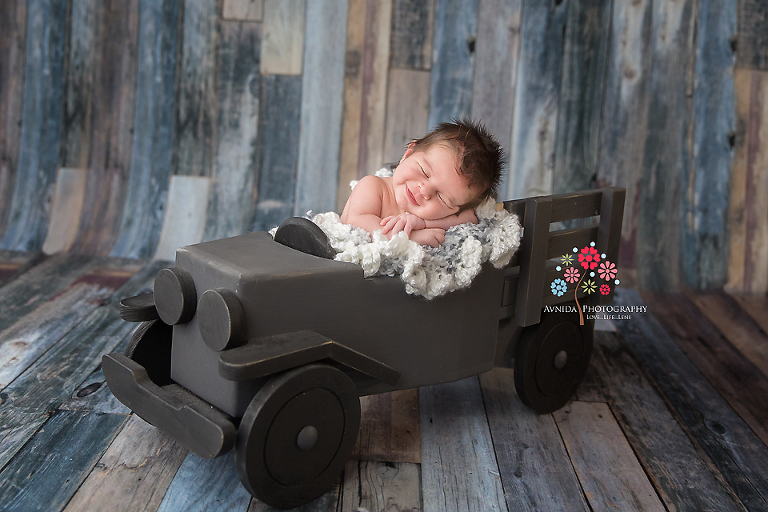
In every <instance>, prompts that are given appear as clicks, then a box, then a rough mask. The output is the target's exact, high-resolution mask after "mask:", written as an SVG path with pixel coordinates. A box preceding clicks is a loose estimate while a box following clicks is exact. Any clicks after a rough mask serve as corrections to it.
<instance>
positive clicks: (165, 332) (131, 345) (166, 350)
mask: <svg viewBox="0 0 768 512" xmlns="http://www.w3.org/2000/svg"><path fill="white" fill-rule="evenodd" d="M172 338H173V327H171V326H170V325H167V324H165V323H164V322H162V321H160V320H150V321H149V322H142V323H141V324H140V325H139V327H138V328H137V329H136V331H135V332H134V333H133V336H131V339H130V341H129V342H128V346H127V347H126V349H125V355H126V356H127V357H128V358H129V359H132V360H134V361H136V362H137V363H139V364H140V365H141V366H143V367H144V369H145V370H146V371H147V375H149V378H150V380H151V381H152V382H154V383H155V384H157V385H158V386H165V385H167V384H170V383H171V342H172Z"/></svg>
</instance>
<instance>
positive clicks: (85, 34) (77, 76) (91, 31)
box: [51, 0, 104, 230]
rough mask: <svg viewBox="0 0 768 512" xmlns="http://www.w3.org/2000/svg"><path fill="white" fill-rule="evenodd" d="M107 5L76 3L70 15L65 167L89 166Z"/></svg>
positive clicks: (89, 1)
mask: <svg viewBox="0 0 768 512" xmlns="http://www.w3.org/2000/svg"><path fill="white" fill-rule="evenodd" d="M103 6H104V4H103V3H102V2H97V1H96V0H84V1H81V2H75V3H73V4H72V8H71V11H70V15H69V55H68V57H67V67H66V75H65V77H64V82H65V92H64V122H63V127H62V137H61V139H62V140H61V156H60V160H59V165H60V166H62V167H65V168H79V169H86V168H87V167H88V153H89V152H90V131H91V126H90V125H91V122H92V121H93V117H92V115H91V106H92V98H93V92H94V83H93V81H94V78H95V74H94V68H95V67H96V65H97V58H96V57H97V52H98V45H97V44H96V39H97V37H98V31H99V25H100V24H101V22H102V20H103V13H102V12H101V11H102V9H103ZM78 220H79V219H78ZM52 229H53V226H51V230H52Z"/></svg>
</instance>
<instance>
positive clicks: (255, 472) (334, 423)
mask: <svg viewBox="0 0 768 512" xmlns="http://www.w3.org/2000/svg"><path fill="white" fill-rule="evenodd" d="M359 428H360V400H359V398H358V395H357V389H356V387H355V385H354V383H353V382H352V380H351V379H350V378H349V377H348V376H347V375H346V374H345V373H344V372H342V371H341V370H339V369H337V368H334V367H332V366H329V365H326V364H311V365H307V366H302V367H299V368H295V369H293V370H290V371H288V372H286V373H283V374H280V375H278V376H276V377H274V378H273V379H272V380H270V381H269V382H268V383H267V384H266V385H265V386H264V387H263V388H261V389H260V390H259V391H258V393H256V396H255V397H254V398H253V400H252V401H251V403H250V404H249V406H248V408H247V409H246V411H245V414H244V415H243V419H242V421H241V422H240V428H239V429H238V432H237V444H236V448H235V460H236V462H237V470H238V474H239V475H240V481H241V482H242V483H243V485H244V486H245V488H246V489H248V491H249V492H250V493H251V494H252V495H254V496H256V497H257V498H258V499H260V500H261V501H263V502H264V503H266V504H268V505H272V506H275V507H280V508H291V507H295V506H298V505H301V504H304V503H307V502H309V501H311V500H312V499H314V498H316V497H318V496H320V495H321V494H323V493H324V492H325V491H327V490H328V489H329V488H330V487H331V486H332V485H333V484H334V483H335V482H336V479H337V478H338V476H339V474H340V473H341V471H342V469H343V468H344V465H345V464H346V462H347V459H349V456H350V455H351V454H352V449H353V448H354V445H355V441H356V440H357V433H358V430H359Z"/></svg>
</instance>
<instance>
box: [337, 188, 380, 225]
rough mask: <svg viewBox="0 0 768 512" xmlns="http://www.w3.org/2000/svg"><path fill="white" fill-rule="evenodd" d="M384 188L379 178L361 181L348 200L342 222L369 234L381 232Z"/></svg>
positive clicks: (342, 214)
mask: <svg viewBox="0 0 768 512" xmlns="http://www.w3.org/2000/svg"><path fill="white" fill-rule="evenodd" d="M384 186H385V185H384V184H383V182H382V181H381V178H379V177H377V176H366V177H364V178H363V179H361V180H360V181H359V182H358V184H357V185H355V188H354V189H352V193H351V194H350V195H349V199H347V204H346V205H345V206H344V211H343V212H342V213H341V222H343V223H344V224H351V225H352V226H356V227H358V228H363V229H364V230H366V231H368V232H369V233H373V232H375V231H378V230H380V229H381V225H380V223H381V208H382V194H383V192H384Z"/></svg>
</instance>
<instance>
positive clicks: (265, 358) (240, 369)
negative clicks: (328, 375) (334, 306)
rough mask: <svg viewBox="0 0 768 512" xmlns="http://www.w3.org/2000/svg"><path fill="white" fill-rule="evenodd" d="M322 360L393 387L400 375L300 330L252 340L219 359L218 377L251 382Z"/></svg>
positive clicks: (226, 351)
mask: <svg viewBox="0 0 768 512" xmlns="http://www.w3.org/2000/svg"><path fill="white" fill-rule="evenodd" d="M322 360H331V361H333V362H336V363H340V364H342V365H344V366H347V367H349V368H352V369H353V370H357V371H358V372H361V373H363V374H365V375H367V376H369V377H373V378H374V379H377V380H379V381H381V382H384V383H385V384H389V385H390V386H394V385H395V384H397V381H398V380H399V379H400V373H399V372H397V371H395V370H393V369H392V368H390V367H389V366H387V365H385V364H384V363H381V362H379V361H376V360H375V359H372V358H370V357H368V356H365V355H363V354H361V353H360V352H357V351H355V350H352V349H351V348H349V347H345V346H344V345H342V344H340V343H337V342H335V341H333V340H330V339H328V338H326V337H325V336H322V335H320V334H317V333H316V332H313V331H297V332H290V333H286V334H278V335H275V336H265V337H263V338H258V339H255V340H251V341H249V342H248V343H246V344H245V345H243V346H240V347H237V348H233V349H229V350H225V351H223V352H221V355H220V356H219V374H220V375H221V376H222V377H224V378H225V379H229V380H250V379H256V378H259V377H266V376H268V375H273V374H275V373H278V372H281V371H284V370H288V369H291V368H296V367H298V366H302V365H305V364H309V363H315V362H318V361H322Z"/></svg>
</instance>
